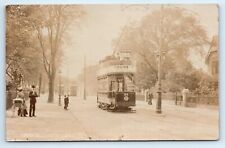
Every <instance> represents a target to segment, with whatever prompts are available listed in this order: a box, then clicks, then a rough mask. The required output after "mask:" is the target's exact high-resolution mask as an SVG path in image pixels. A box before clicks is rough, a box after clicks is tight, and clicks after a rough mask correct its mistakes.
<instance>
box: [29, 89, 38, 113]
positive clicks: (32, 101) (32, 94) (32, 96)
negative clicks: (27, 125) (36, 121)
mask: <svg viewBox="0 0 225 148" xmlns="http://www.w3.org/2000/svg"><path fill="white" fill-rule="evenodd" d="M36 97H38V95H37V92H36V91H35V86H34V85H32V91H30V93H29V98H30V111H29V116H30V117H32V116H33V117H36V116H35V104H36Z"/></svg>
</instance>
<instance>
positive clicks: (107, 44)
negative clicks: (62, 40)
mask: <svg viewBox="0 0 225 148" xmlns="http://www.w3.org/2000/svg"><path fill="white" fill-rule="evenodd" d="M143 6H144V5H143ZM176 6H178V7H183V8H185V9H187V10H190V11H192V12H194V13H195V14H196V15H198V17H199V20H200V22H201V24H202V25H203V27H204V28H205V29H206V30H207V33H208V36H209V37H210V38H211V37H212V36H213V35H215V34H218V33H217V32H218V10H217V6H216V5H176ZM83 7H84V11H85V12H86V16H85V17H84V18H83V19H82V20H81V22H80V25H79V27H77V26H74V27H72V29H71V30H70V33H71V38H70V44H68V45H67V46H66V47H65V49H64V50H65V59H67V60H66V61H65V62H64V63H63V64H62V66H61V69H62V70H63V75H66V76H69V77H71V78H72V77H73V78H75V77H76V76H77V75H78V74H79V73H80V72H81V69H82V68H83V61H84V55H86V60H87V65H90V64H97V63H98V61H99V60H100V59H102V58H104V57H105V56H107V55H109V54H111V53H112V50H113V47H112V40H113V39H115V38H117V37H118V36H119V34H120V33H121V29H122V28H123V26H124V25H126V24H128V23H129V22H133V21H136V22H138V21H139V20H140V19H141V18H142V17H143V16H145V15H147V14H148V13H151V12H152V11H154V10H157V9H160V5H147V6H144V7H140V6H131V7H129V8H127V7H126V6H122V5H84V6H83ZM167 7H168V6H167ZM192 59H193V61H196V62H197V63H196V65H197V67H201V68H203V69H206V67H205V65H204V60H203V59H202V60H201V61H200V62H198V61H199V57H197V56H196V55H193V56H192Z"/></svg>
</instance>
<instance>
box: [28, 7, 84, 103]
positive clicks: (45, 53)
mask: <svg viewBox="0 0 225 148" xmlns="http://www.w3.org/2000/svg"><path fill="white" fill-rule="evenodd" d="M33 8H34V9H33V15H32V16H31V17H30V21H31V22H32V24H33V27H34V28H35V30H36V35H37V38H38V41H39V48H40V49H41V53H42V57H43V60H42V61H43V65H44V70H45V72H46V74H47V77H48V80H49V96H48V102H53V101H54V83H55V77H56V71H57V67H59V61H60V56H61V55H62V47H63V46H62V45H63V43H64V42H65V40H63V39H64V38H65V36H66V35H67V34H66V33H67V31H68V30H69V26H70V25H71V24H72V23H75V22H76V21H77V20H78V19H79V18H80V17H81V16H82V15H83V14H84V13H83V11H82V10H81V8H80V6H76V5H73V6H69V5H68V6H67V5H51V6H50V5H49V6H33Z"/></svg>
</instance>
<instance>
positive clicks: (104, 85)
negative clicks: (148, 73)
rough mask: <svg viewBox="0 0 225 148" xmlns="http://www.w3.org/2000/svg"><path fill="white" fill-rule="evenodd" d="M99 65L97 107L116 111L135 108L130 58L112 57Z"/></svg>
mask: <svg viewBox="0 0 225 148" xmlns="http://www.w3.org/2000/svg"><path fill="white" fill-rule="evenodd" d="M120 54H121V53H120ZM99 64H100V65H99V66H100V68H99V71H98V74H97V79H98V92H97V103H98V107H99V108H102V109H107V110H116V109H130V107H132V106H135V103H136V96H135V85H134V74H135V67H134V65H133V64H132V61H131V60H130V58H129V57H123V58H121V56H115V55H112V56H108V57H106V58H105V59H104V60H102V61H100V63H99Z"/></svg>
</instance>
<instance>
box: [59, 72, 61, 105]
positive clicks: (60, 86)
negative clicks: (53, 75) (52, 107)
mask: <svg viewBox="0 0 225 148" xmlns="http://www.w3.org/2000/svg"><path fill="white" fill-rule="evenodd" d="M59 106H61V70H59Z"/></svg>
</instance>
